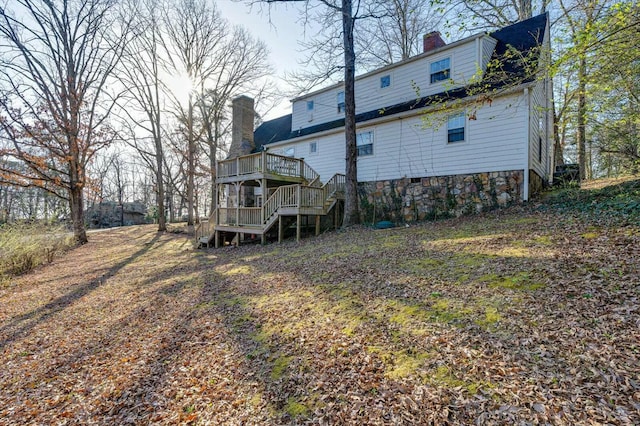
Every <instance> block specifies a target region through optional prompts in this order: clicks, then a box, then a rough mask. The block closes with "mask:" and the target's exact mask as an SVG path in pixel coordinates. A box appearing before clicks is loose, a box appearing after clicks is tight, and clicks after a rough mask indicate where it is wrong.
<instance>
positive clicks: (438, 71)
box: [430, 58, 451, 83]
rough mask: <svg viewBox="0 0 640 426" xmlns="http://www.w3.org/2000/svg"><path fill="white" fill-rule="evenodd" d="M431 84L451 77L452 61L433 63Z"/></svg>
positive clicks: (448, 59)
mask: <svg viewBox="0 0 640 426" xmlns="http://www.w3.org/2000/svg"><path fill="white" fill-rule="evenodd" d="M430 67H431V83H437V82H438V81H442V80H446V79H448V78H449V76H450V75H451V60H450V58H444V59H441V60H439V61H436V62H431V65H430Z"/></svg>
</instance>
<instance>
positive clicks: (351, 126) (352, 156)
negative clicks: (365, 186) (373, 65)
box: [342, 0, 360, 227]
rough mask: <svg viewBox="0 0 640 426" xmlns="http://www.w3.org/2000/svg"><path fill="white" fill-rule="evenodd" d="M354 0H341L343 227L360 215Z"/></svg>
mask: <svg viewBox="0 0 640 426" xmlns="http://www.w3.org/2000/svg"><path fill="white" fill-rule="evenodd" d="M353 25H354V19H353V15H352V0H342V29H343V38H344V65H345V67H344V102H345V106H344V112H345V114H344V133H345V143H346V187H345V202H344V221H343V223H342V226H345V227H346V226H351V225H355V224H357V223H359V222H360V216H359V214H358V157H357V154H358V151H357V147H356V99H355V68H356V66H355V61H356V54H355V51H354V47H353Z"/></svg>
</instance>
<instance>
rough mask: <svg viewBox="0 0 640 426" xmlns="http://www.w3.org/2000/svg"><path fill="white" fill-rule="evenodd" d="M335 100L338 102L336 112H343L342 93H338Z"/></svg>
mask: <svg viewBox="0 0 640 426" xmlns="http://www.w3.org/2000/svg"><path fill="white" fill-rule="evenodd" d="M336 100H337V102H338V112H344V92H338V96H337V97H336Z"/></svg>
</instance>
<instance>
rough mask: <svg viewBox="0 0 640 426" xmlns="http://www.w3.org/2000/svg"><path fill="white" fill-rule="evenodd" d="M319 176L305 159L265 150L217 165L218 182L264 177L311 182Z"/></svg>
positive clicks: (260, 178) (276, 179) (294, 181)
mask: <svg viewBox="0 0 640 426" xmlns="http://www.w3.org/2000/svg"><path fill="white" fill-rule="evenodd" d="M317 178H318V174H317V173H316V172H315V170H313V169H312V168H311V167H309V165H308V164H307V163H305V162H304V160H302V159H299V158H293V157H286V156H284V155H277V154H271V153H268V152H265V151H263V152H259V153H256V154H250V155H244V156H242V157H236V158H232V159H229V160H221V161H218V163H217V166H216V183H218V184H220V183H234V182H242V181H250V180H262V179H267V180H272V181H279V182H291V183H309V182H312V181H313V180H315V179H317Z"/></svg>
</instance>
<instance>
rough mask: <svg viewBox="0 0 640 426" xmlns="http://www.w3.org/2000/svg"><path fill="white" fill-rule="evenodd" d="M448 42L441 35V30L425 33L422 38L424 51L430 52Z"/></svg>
mask: <svg viewBox="0 0 640 426" xmlns="http://www.w3.org/2000/svg"><path fill="white" fill-rule="evenodd" d="M446 44H447V43H445V42H444V40H442V37H441V36H440V31H431V32H430V33H429V34H425V35H424V38H423V39H422V47H423V49H422V51H423V52H429V51H431V50H433V49H437V48H438V47H442V46H444V45H446Z"/></svg>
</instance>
